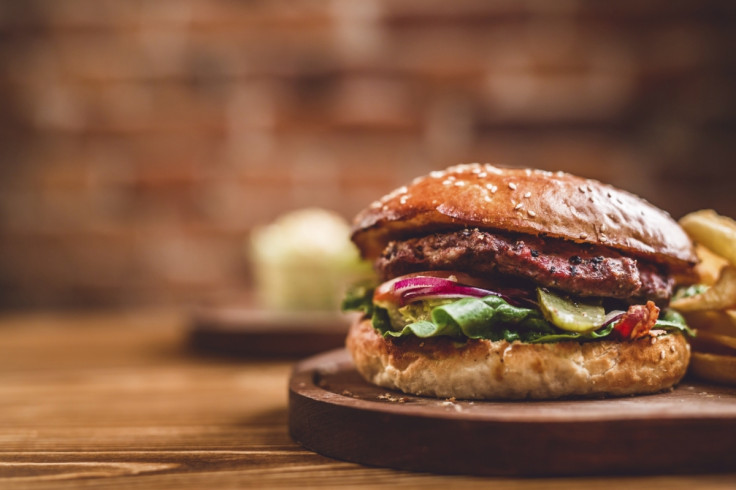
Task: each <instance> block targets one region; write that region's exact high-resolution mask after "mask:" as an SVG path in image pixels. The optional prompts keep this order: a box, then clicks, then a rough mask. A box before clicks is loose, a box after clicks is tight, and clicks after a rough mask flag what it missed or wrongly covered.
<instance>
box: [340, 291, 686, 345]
mask: <svg viewBox="0 0 736 490" xmlns="http://www.w3.org/2000/svg"><path fill="white" fill-rule="evenodd" d="M343 308H344V309H346V310H357V311H361V312H362V313H364V314H365V315H367V316H369V317H371V320H372V324H373V327H374V328H376V330H378V331H379V332H380V333H381V334H382V335H383V336H384V337H385V338H388V337H393V338H400V337H407V336H411V335H413V336H416V337H420V338H429V337H437V336H446V337H451V338H454V339H457V340H464V339H468V338H470V339H488V340H493V341H496V340H507V341H509V342H513V341H515V340H519V341H522V342H528V343H543V342H561V341H567V340H576V341H580V342H585V341H592V340H598V339H603V338H606V337H608V336H609V335H611V333H612V332H613V330H614V328H613V327H614V323H610V324H609V325H607V326H604V327H601V328H599V329H597V330H594V331H591V332H584V333H583V332H568V331H564V330H561V329H559V328H557V327H556V326H554V325H553V324H552V323H550V322H548V321H547V320H546V319H545V318H544V316H543V315H542V313H541V312H540V311H539V310H537V309H532V308H524V307H518V306H513V305H511V304H509V303H508V302H506V301H505V300H504V299H502V298H499V297H498V296H486V297H484V298H462V299H458V300H452V301H449V302H447V301H443V302H439V303H437V304H424V305H421V306H419V307H416V306H415V307H412V308H406V307H404V308H397V309H395V310H393V311H389V309H387V308H383V307H381V306H377V305H375V304H374V303H373V289H372V288H370V287H368V286H366V285H365V284H364V285H360V286H358V287H356V288H353V289H351V290H350V291H349V292H348V294H347V296H346V298H345V301H344V302H343ZM402 309H403V312H402ZM402 313H403V314H402ZM654 328H659V329H663V330H667V331H679V332H681V333H683V334H686V335H690V336H692V335H693V332H692V330H690V329H689V328H688V327H687V324H686V323H685V320H684V318H682V316H681V315H679V314H678V313H677V312H675V311H674V310H666V311H665V312H664V314H663V315H661V317H660V319H659V320H657V324H656V325H655V327H654Z"/></svg>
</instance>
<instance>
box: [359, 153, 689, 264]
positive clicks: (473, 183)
mask: <svg viewBox="0 0 736 490" xmlns="http://www.w3.org/2000/svg"><path fill="white" fill-rule="evenodd" d="M465 227H477V228H480V229H484V230H496V231H506V232H515V233H525V234H530V235H545V236H549V237H553V238H561V239H565V240H570V241H574V242H578V243H591V244H596V245H601V246H607V247H611V248H614V249H617V250H620V251H623V252H625V253H628V254H630V255H633V256H641V257H643V258H646V259H647V260H651V261H652V262H657V263H663V264H668V265H669V266H671V267H673V268H675V269H678V268H680V269H685V268H688V267H690V266H691V265H692V264H694V263H695V262H696V261H697V258H696V256H695V253H694V250H693V245H692V242H691V241H690V239H689V238H688V236H687V235H686V234H685V232H684V231H683V230H682V228H680V226H679V225H678V224H677V222H675V221H674V220H673V219H672V217H671V216H670V215H669V214H668V213H666V212H665V211H663V210H661V209H659V208H657V207H655V206H653V205H652V204H650V203H648V202H647V201H645V200H644V199H641V198H640V197H638V196H635V195H633V194H631V193H629V192H626V191H623V190H620V189H617V188H615V187H612V186H610V185H607V184H603V183H601V182H598V181H596V180H591V179H584V178H581V177H577V176H574V175H571V174H568V173H564V172H555V173H552V172H546V171H541V170H531V169H512V168H500V167H496V166H493V165H489V164H485V165H481V164H464V165H456V166H453V167H450V168H448V169H446V170H443V171H435V172H431V173H430V174H429V175H427V176H424V177H418V178H416V179H414V181H413V182H412V183H411V184H410V185H408V186H404V187H401V188H399V189H396V190H395V191H393V192H391V193H390V194H388V195H386V196H384V197H383V198H381V199H379V200H378V201H376V202H374V203H373V204H371V205H370V206H369V207H368V208H366V209H365V210H363V211H362V212H360V213H359V214H358V215H357V217H356V218H355V221H354V225H353V230H352V240H353V241H354V242H355V243H356V245H357V246H358V248H359V249H360V250H361V253H362V254H363V256H364V257H366V258H369V259H373V258H376V257H378V256H379V255H380V253H381V252H382V251H383V249H384V248H385V247H386V245H387V244H388V242H389V241H390V240H395V239H402V238H406V237H410V236H420V235H425V234H428V233H433V232H436V231H446V230H453V229H460V228H465Z"/></svg>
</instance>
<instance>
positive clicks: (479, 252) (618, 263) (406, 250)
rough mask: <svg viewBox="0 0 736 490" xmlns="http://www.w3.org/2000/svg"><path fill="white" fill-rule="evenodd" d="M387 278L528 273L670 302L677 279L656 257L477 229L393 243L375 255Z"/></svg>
mask: <svg viewBox="0 0 736 490" xmlns="http://www.w3.org/2000/svg"><path fill="white" fill-rule="evenodd" d="M375 266H376V269H377V271H378V273H379V275H380V276H381V277H382V278H383V280H387V279H390V278H393V277H397V276H400V275H404V274H408V273H411V272H421V271H425V270H456V271H462V272H467V273H468V274H471V275H476V276H488V275H496V276H497V275H502V276H510V277H514V278H521V279H527V280H530V281H532V282H533V283H535V284H538V285H541V286H545V287H549V288H554V289H558V290H561V291H564V292H566V293H569V294H571V295H574V296H588V297H590V296H595V297H602V298H616V299H622V300H627V301H630V302H639V301H641V300H653V301H655V302H656V303H658V304H660V305H666V304H667V303H668V302H669V298H670V296H671V295H672V289H673V286H674V280H673V279H672V277H670V275H669V274H667V273H666V272H663V271H661V270H660V269H659V268H658V267H657V266H655V265H654V264H651V263H647V262H644V261H642V260H637V259H634V258H631V257H626V256H624V255H622V254H620V253H619V252H617V251H615V250H613V249H609V248H606V247H598V246H595V245H589V244H579V243H572V242H568V241H564V240H560V239H553V238H544V237H535V236H531V235H506V234H497V233H491V232H486V231H480V230H478V229H464V230H461V231H456V232H449V233H435V234H432V235H427V236H423V237H419V238H411V239H408V240H405V241H393V242H390V243H389V244H388V246H387V247H386V249H385V250H384V251H383V254H382V255H381V257H379V258H378V259H377V260H376V263H375Z"/></svg>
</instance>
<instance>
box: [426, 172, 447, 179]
mask: <svg viewBox="0 0 736 490" xmlns="http://www.w3.org/2000/svg"><path fill="white" fill-rule="evenodd" d="M429 176H430V177H432V178H433V179H441V178H442V177H444V176H445V172H441V171H439V170H433V171H432V172H430V173H429Z"/></svg>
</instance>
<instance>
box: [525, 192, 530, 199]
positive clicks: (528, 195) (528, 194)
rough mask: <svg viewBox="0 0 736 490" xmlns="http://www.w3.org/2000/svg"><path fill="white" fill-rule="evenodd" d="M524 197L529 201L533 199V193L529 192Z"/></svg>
mask: <svg viewBox="0 0 736 490" xmlns="http://www.w3.org/2000/svg"><path fill="white" fill-rule="evenodd" d="M524 197H525V198H527V199H529V198H530V197H532V193H531V192H527V193H526V194H524Z"/></svg>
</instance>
